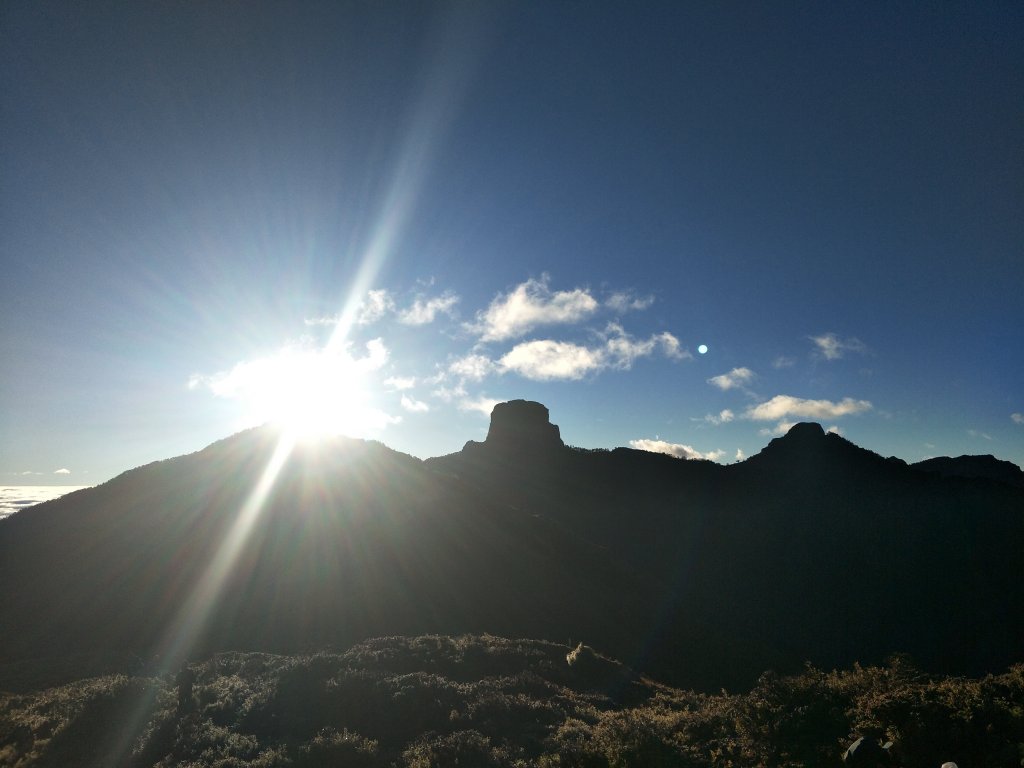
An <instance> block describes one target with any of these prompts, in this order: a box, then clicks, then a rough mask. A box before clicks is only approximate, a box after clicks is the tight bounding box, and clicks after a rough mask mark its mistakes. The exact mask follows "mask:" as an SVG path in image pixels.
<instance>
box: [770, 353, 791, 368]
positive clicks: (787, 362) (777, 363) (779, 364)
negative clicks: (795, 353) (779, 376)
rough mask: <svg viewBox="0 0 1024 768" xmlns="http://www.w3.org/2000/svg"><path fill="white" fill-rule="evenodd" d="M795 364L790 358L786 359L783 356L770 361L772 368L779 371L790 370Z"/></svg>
mask: <svg viewBox="0 0 1024 768" xmlns="http://www.w3.org/2000/svg"><path fill="white" fill-rule="evenodd" d="M795 362H796V360H794V359H793V358H792V357H786V356H785V355H779V356H778V357H776V358H775V359H774V360H772V368H774V369H775V370H779V369H780V368H792V367H793V364H794V363H795Z"/></svg>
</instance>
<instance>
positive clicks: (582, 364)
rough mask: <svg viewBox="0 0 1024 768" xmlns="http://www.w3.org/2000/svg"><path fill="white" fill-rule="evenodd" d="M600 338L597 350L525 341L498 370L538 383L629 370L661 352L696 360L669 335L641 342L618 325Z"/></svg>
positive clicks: (570, 344) (506, 358)
mask: <svg viewBox="0 0 1024 768" xmlns="http://www.w3.org/2000/svg"><path fill="white" fill-rule="evenodd" d="M599 338H601V339H602V340H603V342H604V343H603V345H602V346H593V347H587V346H583V345H581V344H573V343H570V342H566V341H554V340H552V339H538V340H535V341H526V342H522V343H520V344H517V345H516V346H514V347H513V348H512V349H511V350H510V351H509V352H507V353H505V355H503V356H502V357H501V358H500V359H499V360H498V364H497V367H498V369H499V370H500V372H502V373H505V372H507V371H514V372H515V373H518V374H519V375H520V376H523V377H525V378H527V379H533V380H536V381H551V380H555V379H569V380H575V379H582V378H583V377H584V376H586V375H587V374H588V373H596V372H598V371H602V370H604V369H606V368H615V369H618V370H629V369H630V368H632V367H633V363H634V362H635V361H636V360H637V359H638V358H640V357H649V356H650V355H652V354H654V352H655V351H657V350H660V351H661V352H662V354H664V355H665V356H666V357H669V358H672V359H675V360H682V359H684V358H690V357H692V355H690V353H689V352H687V351H686V350H681V349H680V347H679V340H678V339H677V338H676V337H675V336H673V335H672V334H671V333H668V332H663V333H656V334H654V335H652V336H651V337H650V338H647V339H637V338H636V337H634V336H631V335H630V334H628V333H626V331H625V330H623V328H622V326H621V325H619V324H618V323H609V324H608V327H607V328H606V329H605V332H604V333H602V334H599Z"/></svg>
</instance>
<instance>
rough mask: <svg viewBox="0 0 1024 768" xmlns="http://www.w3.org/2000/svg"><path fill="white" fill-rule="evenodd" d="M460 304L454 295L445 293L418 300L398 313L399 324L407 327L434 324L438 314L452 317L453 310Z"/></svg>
mask: <svg viewBox="0 0 1024 768" xmlns="http://www.w3.org/2000/svg"><path fill="white" fill-rule="evenodd" d="M458 302H459V297H458V296H456V295H455V294H454V293H445V294H442V295H441V296H435V297H434V298H432V299H427V300H426V301H424V300H423V299H419V298H418V299H416V300H415V301H414V302H413V303H412V306H411V307H409V308H408V309H406V310H404V311H402V312H399V313H398V322H400V323H404V324H405V325H426V324H427V323H432V322H434V319H435V318H436V317H437V315H438V313H439V312H440V313H444V314H446V315H451V313H452V309H453V308H454V307H455V305H456V304H457V303H458Z"/></svg>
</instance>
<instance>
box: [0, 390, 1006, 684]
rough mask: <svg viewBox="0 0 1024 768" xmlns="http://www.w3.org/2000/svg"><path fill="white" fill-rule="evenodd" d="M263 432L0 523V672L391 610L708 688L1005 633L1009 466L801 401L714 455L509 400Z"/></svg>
mask: <svg viewBox="0 0 1024 768" xmlns="http://www.w3.org/2000/svg"><path fill="white" fill-rule="evenodd" d="M278 445H279V436H278V435H276V434H275V433H273V432H272V431H270V430H254V431H250V432H247V433H243V434H240V435H236V436H235V437H232V438H229V439H227V440H224V441H221V442H219V443H216V444H214V445H211V446H210V447H208V448H207V449H205V450H203V451H200V452H198V453H196V454H192V455H190V456H184V457H180V458H178V459H173V460H169V461H164V462H158V463H156V464H152V465H149V466H147V467H142V468H139V469H137V470H133V471H131V472H127V473H125V474H124V475H121V476H120V477H118V478H116V479H115V480H112V481H111V482H109V483H106V484H104V485H103V486H100V487H97V488H93V489H89V490H86V491H82V492H79V493H76V494H73V495H70V496H67V497H65V498H63V499H60V500H57V501H55V502H50V503H48V504H45V505H40V506H38V507H36V508H33V509H31V510H28V511H26V512H23V513H19V514H18V515H15V516H13V517H12V518H10V519H8V520H7V521H5V522H3V523H0V583H3V584H4V585H5V589H4V590H0V621H2V622H3V625H2V627H0V629H2V631H0V688H2V687H13V686H15V685H21V686H26V685H32V684H35V683H38V682H39V680H40V679H41V678H40V674H44V675H49V678H47V679H51V680H56V679H72V678H75V677H81V676H83V675H84V674H85V672H84V671H83V670H84V669H88V671H100V670H102V669H108V668H109V669H116V668H123V666H124V663H125V659H126V658H137V659H139V660H140V661H139V663H143V664H147V665H151V664H157V665H158V666H163V667H164V668H173V667H175V665H177V664H178V663H180V660H181V658H182V657H183V656H185V655H189V654H205V653H209V652H212V651H216V650H225V649H231V650H262V651H272V652H295V651H305V650H310V649H315V648H318V647H322V646H324V645H337V646H344V645H348V644H350V643H352V642H355V641H359V640H362V639H364V638H367V637H372V636H379V635H388V634H423V633H441V634H452V633H461V632H475V633H479V632H491V633H496V634H504V635H514V636H527V637H537V638H546V639H549V640H556V641H568V640H569V639H570V638H572V639H574V640H584V641H586V642H587V643H589V644H590V645H593V646H594V647H596V648H599V649H601V650H603V651H606V652H609V653H611V654H612V655H614V656H616V657H618V658H621V659H623V660H624V661H625V662H626V663H627V664H629V665H630V666H632V667H633V668H636V669H638V670H640V671H643V672H645V673H650V674H653V675H654V676H656V677H658V678H659V679H663V680H665V681H667V682H670V683H672V684H676V685H685V686H695V687H703V688H706V689H718V688H719V687H721V686H723V685H724V686H729V687H741V686H746V685H750V684H751V683H752V682H753V681H754V680H755V679H756V677H757V675H758V674H760V673H761V672H762V671H763V670H765V669H767V668H774V669H776V670H778V671H792V670H796V669H798V668H800V666H801V665H802V664H803V662H804V661H805V660H810V661H813V662H815V663H817V664H820V665H823V666H826V667H831V666H845V665H849V664H850V663H852V662H853V661H855V660H860V661H862V662H865V663H871V662H877V661H880V660H882V659H884V658H885V656H886V655H888V654H890V653H893V652H905V653H910V654H911V655H913V656H914V657H915V658H916V659H917V660H918V662H919V663H921V664H922V665H923V666H925V667H926V668H929V669H932V670H935V671H943V672H955V673H981V672H984V671H990V670H997V669H1002V668H1005V667H1006V666H1007V665H1008V664H1009V663H1012V662H1014V661H1017V660H1020V659H1021V658H1024V647H1022V644H1021V638H1022V637H1024V560H1022V558H1021V557H1020V552H1022V551H1024V492H1022V491H1021V490H1020V489H1017V488H1015V487H1013V486H1011V485H1007V484H1005V483H998V482H994V481H989V480H978V479H964V478H955V477H954V478H947V477H943V476H940V475H937V474H934V473H927V472H921V471H919V470H916V469H913V468H909V467H907V466H906V465H904V464H903V463H902V462H899V461H896V460H891V459H884V458H882V457H880V456H878V455H876V454H874V453H872V452H870V451H867V450H864V449H862V448H859V447H857V446H855V445H853V444H852V443H850V442H849V441H847V440H844V439H843V438H841V437H839V436H837V435H830V434H825V433H824V432H823V431H822V430H821V428H820V427H819V426H818V425H813V424H802V425H798V426H797V427H794V428H793V430H791V431H790V433H789V434H787V435H786V436H785V437H782V438H779V439H776V440H773V441H772V442H771V443H770V444H769V445H768V446H767V447H766V448H765V449H764V450H763V451H762V452H761V453H760V454H758V455H757V456H754V457H752V458H750V459H748V460H747V461H746V462H743V463H740V464H735V465H730V466H725V467H723V466H719V465H717V464H713V463H711V462H702V461H696V462H695V461H682V460H678V459H674V458H671V457H668V456H663V455H658V454H650V453H645V452H641V451H632V450H627V449H616V450H614V451H584V450H579V449H573V448H568V447H566V446H565V445H564V444H563V443H562V441H561V437H560V435H559V432H558V429H557V427H555V426H553V425H552V424H550V422H549V420H548V412H547V409H546V408H544V407H543V406H542V405H540V404H538V403H526V402H523V401H514V402H512V403H507V404H503V405H501V406H498V407H497V408H496V409H495V413H494V417H493V421H492V429H491V432H490V433H489V434H488V438H487V440H486V441H485V442H484V443H474V442H470V443H467V445H466V447H465V448H464V449H463V450H462V451H460V452H459V453H456V454H452V455H450V456H445V457H440V458H437V459H430V460H428V461H426V462H421V461H419V460H417V459H414V458H412V457H409V456H404V455H402V454H398V453H396V452H394V451H391V450H389V449H388V448H386V447H384V446H382V445H380V444H375V443H366V442H362V441H354V440H345V439H339V440H335V441H330V442H326V443H322V444H319V445H316V446H313V445H306V446H301V445H300V446H297V447H296V448H295V450H294V451H292V452H291V453H290V454H288V457H287V460H286V461H284V462H283V463H282V464H281V466H280V471H279V473H277V474H276V476H275V477H274V479H273V482H269V481H268V479H267V478H268V476H269V474H273V473H269V472H268V467H273V466H274V461H275V460H274V456H275V451H276V450H277V446H278ZM260 489H263V490H265V491H266V495H265V498H263V503H262V504H253V503H251V501H252V499H254V498H257V497H258V496H259V497H260V498H262V497H261V496H260V494H259V493H258V491H259V490H260ZM119 665H120V666H119ZM26 670H27V671H26Z"/></svg>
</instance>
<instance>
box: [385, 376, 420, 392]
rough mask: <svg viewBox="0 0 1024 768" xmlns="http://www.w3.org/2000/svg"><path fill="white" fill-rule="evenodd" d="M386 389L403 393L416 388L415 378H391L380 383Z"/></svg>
mask: <svg viewBox="0 0 1024 768" xmlns="http://www.w3.org/2000/svg"><path fill="white" fill-rule="evenodd" d="M381 384H383V385H384V387H385V388H386V389H389V390H391V391H392V392H403V391H405V390H407V389H412V388H413V387H415V386H416V377H415V376H391V377H389V378H387V379H384V381H382V382H381Z"/></svg>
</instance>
